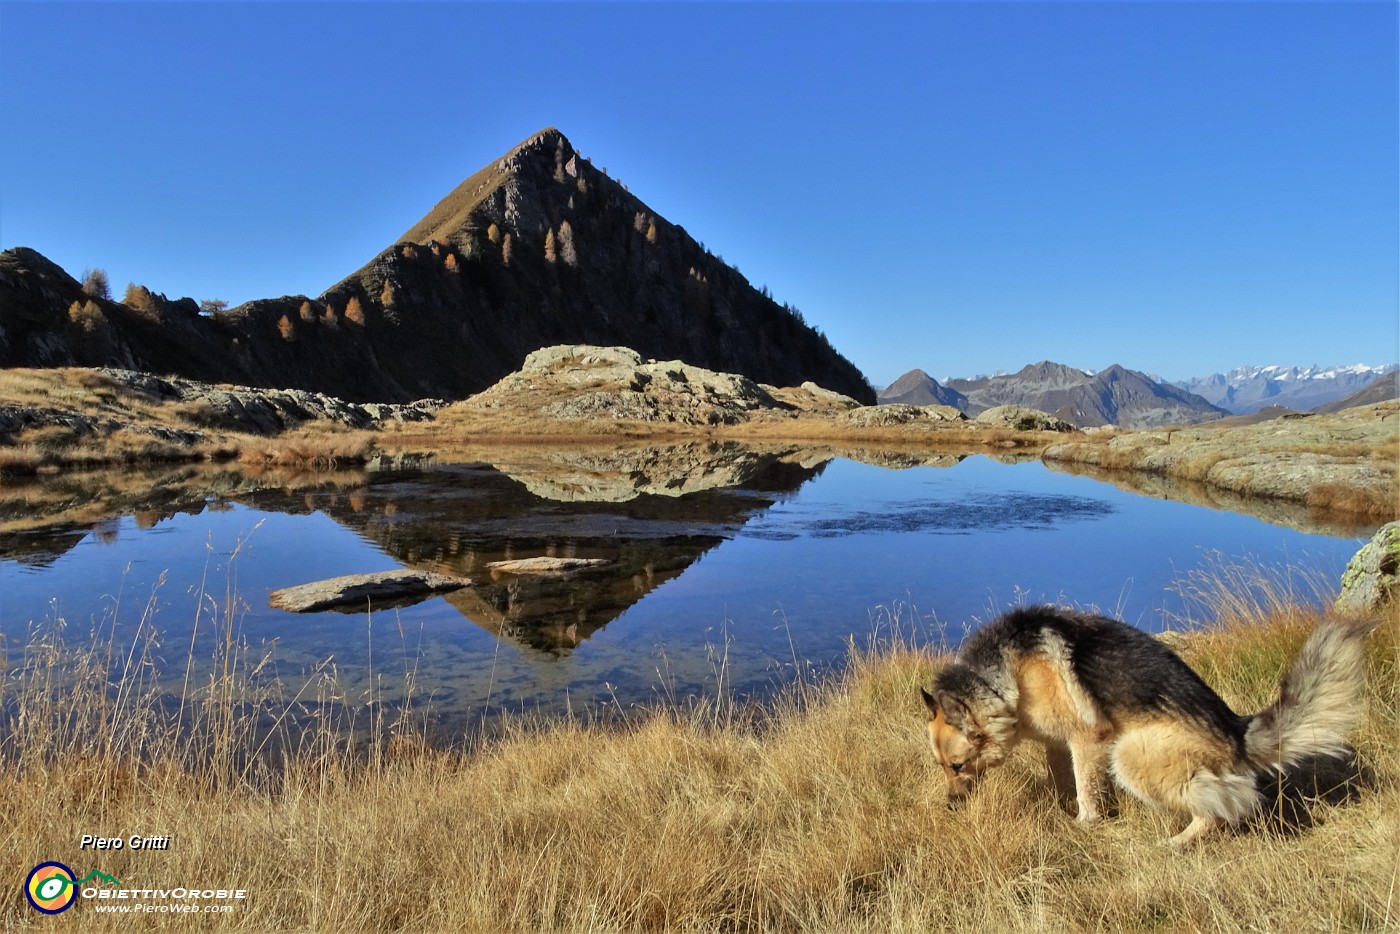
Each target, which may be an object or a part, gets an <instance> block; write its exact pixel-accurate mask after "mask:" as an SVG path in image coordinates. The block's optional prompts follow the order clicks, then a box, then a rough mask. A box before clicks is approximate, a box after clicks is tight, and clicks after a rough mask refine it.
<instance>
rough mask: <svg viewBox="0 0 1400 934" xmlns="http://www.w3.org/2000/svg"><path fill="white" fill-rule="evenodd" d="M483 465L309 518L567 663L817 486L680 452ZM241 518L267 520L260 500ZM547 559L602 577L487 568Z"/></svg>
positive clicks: (733, 452) (553, 454) (736, 460)
mask: <svg viewBox="0 0 1400 934" xmlns="http://www.w3.org/2000/svg"><path fill="white" fill-rule="evenodd" d="M483 454H484V455H489V456H490V457H491V459H492V461H494V463H490V464H488V463H486V462H485V461H483V462H480V463H475V464H468V465H450V466H442V467H439V468H436V469H433V470H431V471H427V472H417V473H402V474H398V475H394V476H388V477H385V478H383V479H381V480H380V481H378V482H376V483H374V484H372V485H370V486H367V487H365V488H363V489H362V490H360V491H358V492H357V493H356V495H355V497H353V498H352V497H345V496H336V495H331V494H329V493H326V494H321V495H317V494H314V493H313V494H311V497H310V500H309V501H308V505H314V508H316V509H319V510H321V511H322V512H324V513H326V514H327V515H329V516H331V517H332V518H333V519H335V520H336V521H337V522H338V523H340V524H341V525H344V526H346V527H348V528H351V529H354V530H355V531H356V532H358V533H359V534H360V535H362V536H363V537H365V538H367V539H369V540H371V541H373V542H374V543H375V544H376V545H378V546H379V547H380V548H382V549H383V550H384V551H385V552H386V553H387V554H389V555H390V556H392V557H393V558H395V559H396V560H398V561H400V562H402V563H403V564H405V565H408V566H409V567H413V568H418V569H422V570H433V571H439V572H442V573H446V574H452V575H456V576H460V577H469V578H472V579H473V580H474V581H476V585H475V586H473V587H471V588H468V589H465V590H461V591H457V592H456V593H452V594H448V595H446V596H445V597H444V599H445V600H446V602H447V603H448V604H450V605H451V606H452V607H453V608H454V609H456V610H457V611H458V612H459V613H461V614H462V615H463V616H465V617H466V618H467V619H469V620H471V621H472V622H473V623H475V624H477V625H478V626H481V627H482V628H483V629H486V630H488V631H490V632H492V633H495V634H497V635H499V636H501V637H503V638H505V639H508V640H510V641H512V642H515V643H517V644H519V645H522V646H528V647H530V648H532V649H537V650H540V651H544V652H549V653H560V652H567V651H568V650H569V649H571V648H573V647H575V646H577V645H579V644H580V643H581V642H583V641H584V640H585V639H587V638H588V637H589V636H591V635H592V634H593V633H595V632H597V631H598V630H599V629H600V628H602V627H603V626H605V625H607V624H608V623H609V622H611V621H613V620H615V619H617V618H618V617H619V616H621V615H622V614H623V613H625V612H626V611H627V610H628V609H629V608H630V607H631V606H633V605H634V604H635V603H636V602H637V601H638V600H640V599H642V597H644V596H646V594H648V593H650V592H651V591H652V590H654V589H655V588H657V587H659V586H661V585H662V584H664V583H665V582H666V581H668V580H671V579H673V578H675V577H677V576H679V575H680V574H681V573H682V572H683V571H685V569H686V568H688V567H690V566H691V565H692V564H694V563H695V562H696V561H697V560H699V559H700V557H701V556H702V555H704V554H705V553H706V552H708V551H709V550H710V549H712V548H714V547H715V546H716V545H718V544H719V543H720V542H722V541H724V540H725V539H728V538H732V537H734V535H735V534H736V533H737V532H738V531H739V529H740V528H742V527H743V526H744V524H745V523H746V522H748V521H749V519H750V518H751V517H753V516H754V515H755V514H757V513H761V512H763V511H764V510H766V509H767V508H768V507H769V506H771V505H772V504H773V503H774V502H775V501H776V500H777V499H778V498H781V497H784V496H788V495H790V494H792V493H793V492H795V491H796V490H797V489H798V488H799V487H801V485H802V484H803V483H805V482H806V481H807V480H810V479H811V478H812V477H815V476H817V475H818V474H819V473H820V472H821V469H822V466H823V464H824V463H825V459H821V460H818V461H817V462H816V463H814V464H809V465H805V466H804V465H803V464H802V463H800V462H795V461H794V460H790V459H789V458H792V457H793V456H794V452H792V451H791V450H776V451H759V450H754V449H751V448H746V447H742V446H740V445H737V444H732V443H704V442H696V443H688V444H679V445H673V446H670V447H666V448H631V449H622V450H617V451H608V452H605V451H597V450H581V451H562V450H545V449H526V450H510V451H492V452H483ZM251 504H252V505H256V506H259V507H265V505H266V504H265V503H264V502H262V501H261V497H258V498H254V499H253V500H252V501H251ZM537 556H546V557H554V558H586V559H599V560H601V561H602V562H604V563H601V564H598V565H596V566H591V567H581V568H577V569H573V570H569V571H565V572H563V573H550V574H508V573H500V572H499V571H493V570H492V569H491V568H490V567H489V565H490V564H492V563H494V562H500V561H505V560H518V559H522V558H533V557H537Z"/></svg>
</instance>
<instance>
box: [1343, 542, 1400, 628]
mask: <svg viewBox="0 0 1400 934" xmlns="http://www.w3.org/2000/svg"><path fill="white" fill-rule="evenodd" d="M1396 597H1400V522H1391V523H1389V524H1387V525H1383V526H1381V528H1380V531H1378V532H1377V533H1376V534H1375V535H1374V536H1373V537H1372V538H1371V540H1370V541H1369V542H1367V543H1366V544H1365V545H1363V546H1362V548H1361V550H1360V551H1358V552H1357V553H1356V554H1355V555H1354V556H1353V557H1352V559H1351V560H1350V561H1349V562H1347V568H1346V570H1345V571H1343V572H1342V592H1341V594H1340V595H1339V596H1338V597H1337V602H1336V603H1335V604H1334V606H1333V608H1334V609H1335V610H1336V611H1337V612H1338V613H1341V614H1342V615H1344V616H1366V615H1369V614H1371V613H1374V612H1376V610H1378V609H1380V607H1381V606H1382V605H1384V604H1385V603H1386V602H1387V601H1389V600H1392V599H1395V598H1396Z"/></svg>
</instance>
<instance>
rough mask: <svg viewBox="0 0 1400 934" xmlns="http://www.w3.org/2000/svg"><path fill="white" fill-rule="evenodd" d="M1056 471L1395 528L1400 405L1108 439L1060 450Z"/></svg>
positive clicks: (1049, 452)
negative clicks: (1207, 490)
mask: <svg viewBox="0 0 1400 934" xmlns="http://www.w3.org/2000/svg"><path fill="white" fill-rule="evenodd" d="M1041 456H1042V457H1043V458H1044V459H1045V460H1046V461H1048V462H1056V463H1065V464H1075V465H1080V466H1088V467H1095V468H1101V469H1104V470H1110V471H1125V470H1130V471H1136V472H1141V473H1145V474H1157V475H1162V476H1167V477H1173V478H1177V479H1185V480H1192V481H1199V482H1201V483H1204V484H1207V485H1209V486H1211V487H1215V488H1217V489H1219V490H1223V491H1226V492H1228V493H1233V494H1238V495H1242V496H1249V497H1266V498H1278V499H1285V500H1292V501H1295V502H1299V503H1304V504H1306V505H1307V506H1309V507H1310V508H1313V509H1316V510H1319V511H1322V512H1329V513H1343V514H1352V515H1367V516H1374V517H1384V518H1393V517H1394V516H1395V514H1396V512H1397V483H1396V474H1397V470H1400V402H1396V401H1390V402H1382V403H1378V404H1374V405H1362V406H1357V407H1353V408H1350V409H1345V410H1343V411H1341V412H1337V413H1334V414H1315V415H1297V416H1292V417H1285V418H1277V419H1271V420H1269V421H1264V422H1259V423H1257V424H1247V425H1237V426H1214V425H1207V426H1199V427H1186V428H1170V429H1164V430H1154V431H1140V432H1132V433H1104V434H1100V435H1095V436H1092V437H1085V438H1081V439H1075V440H1070V441H1064V442H1061V443H1057V444H1052V445H1050V446H1049V447H1047V448H1046V449H1045V451H1044V452H1043V453H1042V455H1041Z"/></svg>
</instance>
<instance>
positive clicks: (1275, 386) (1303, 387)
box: [1173, 363, 1397, 415]
mask: <svg viewBox="0 0 1400 934" xmlns="http://www.w3.org/2000/svg"><path fill="white" fill-rule="evenodd" d="M1396 369H1397V366H1396V364H1394V363H1391V364H1387V365H1385V366H1367V365H1365V364H1356V365H1354V366H1333V367H1319V366H1311V367H1300V366H1290V367H1284V366H1242V367H1238V368H1236V369H1233V370H1231V371H1230V372H1228V373H1212V374H1211V375H1210V376H1201V377H1197V378H1195V379H1187V380H1181V381H1178V382H1176V383H1173V385H1174V386H1177V387H1179V388H1181V389H1184V390H1186V391H1187V392H1192V393H1195V394H1196V395H1198V396H1200V397H1201V398H1203V399H1205V400H1206V401H1207V402H1209V403H1211V404H1212V405H1216V406H1219V407H1220V408H1222V409H1224V410H1225V411H1227V412H1230V413H1233V414H1235V415H1243V414H1246V413H1249V412H1254V411H1256V410H1258V409H1262V408H1264V407H1265V406H1270V405H1281V406H1283V407H1285V408H1289V409H1293V410H1294V411H1309V410H1311V409H1315V408H1317V407H1318V406H1321V405H1327V404H1328V403H1331V402H1336V401H1337V400H1339V399H1343V398H1345V397H1346V396H1349V395H1351V394H1352V393H1354V392H1357V391H1358V390H1360V389H1363V388H1365V387H1366V386H1368V385H1370V384H1371V383H1373V382H1375V381H1376V380H1377V379H1378V378H1379V377H1381V376H1385V375H1387V374H1389V373H1392V372H1394V371H1395V370H1396Z"/></svg>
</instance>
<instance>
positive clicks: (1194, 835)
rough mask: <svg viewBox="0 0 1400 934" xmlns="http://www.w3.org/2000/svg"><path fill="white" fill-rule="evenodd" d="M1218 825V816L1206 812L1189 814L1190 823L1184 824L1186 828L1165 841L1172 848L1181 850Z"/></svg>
mask: <svg viewBox="0 0 1400 934" xmlns="http://www.w3.org/2000/svg"><path fill="white" fill-rule="evenodd" d="M1219 825H1220V819H1219V818H1218V817H1211V816H1209V815H1206V814H1193V815H1191V823H1189V824H1187V825H1186V829H1185V830H1183V831H1182V832H1181V833H1179V834H1177V835H1176V836H1174V837H1172V838H1171V839H1170V840H1168V841H1167V846H1169V847H1171V848H1172V849H1176V850H1182V849H1185V848H1186V847H1188V846H1190V845H1191V844H1193V843H1195V842H1196V840H1198V839H1199V838H1200V837H1202V836H1204V835H1205V834H1207V833H1210V832H1211V831H1212V830H1214V829H1215V828H1216V827H1218V826H1219Z"/></svg>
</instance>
